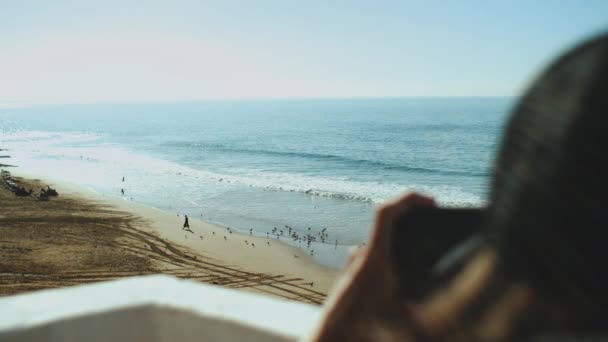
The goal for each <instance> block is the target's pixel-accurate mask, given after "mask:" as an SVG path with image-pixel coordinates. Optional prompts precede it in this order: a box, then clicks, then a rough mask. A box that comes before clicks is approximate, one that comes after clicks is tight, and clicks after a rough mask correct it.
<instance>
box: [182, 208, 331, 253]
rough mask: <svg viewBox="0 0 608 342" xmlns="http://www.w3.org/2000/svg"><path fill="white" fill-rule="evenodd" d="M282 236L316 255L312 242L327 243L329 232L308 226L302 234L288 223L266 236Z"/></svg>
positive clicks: (228, 231)
mask: <svg viewBox="0 0 608 342" xmlns="http://www.w3.org/2000/svg"><path fill="white" fill-rule="evenodd" d="M177 216H178V217H179V216H180V215H179V214H177ZM185 217H187V216H185ZM225 229H226V232H227V233H228V236H230V235H232V233H233V231H232V229H231V228H230V227H225ZM182 230H185V231H186V232H188V233H190V234H194V231H192V230H191V229H190V226H189V225H186V224H184V227H183V228H182ZM286 233H287V234H286ZM211 234H212V236H216V234H215V231H212V232H211ZM249 235H253V228H250V229H249ZM228 236H226V235H224V236H223V238H224V241H228ZM184 237H185V238H186V239H187V238H188V234H186V235H184ZM282 237H283V238H288V239H291V240H292V241H293V242H296V243H298V244H305V245H306V248H307V250H308V253H309V254H310V255H311V256H314V255H315V250H314V249H311V244H312V243H313V242H317V241H320V242H321V243H326V242H327V241H328V238H329V234H328V233H327V228H323V229H321V230H320V231H318V232H316V233H313V232H312V228H310V227H308V232H307V233H306V234H302V233H298V232H297V231H296V230H295V229H294V228H293V227H290V226H288V225H285V228H284V229H279V228H277V227H274V228H272V230H270V231H268V232H266V238H268V239H270V238H274V239H275V240H281V238H282ZM199 239H200V240H201V241H203V240H204V237H203V235H199ZM244 243H245V244H246V245H247V246H251V247H253V248H255V243H254V242H253V241H249V240H247V239H244ZM266 244H267V245H268V246H271V244H270V241H269V240H267V241H266ZM337 247H338V240H335V243H334V249H337ZM293 257H294V258H299V257H298V255H297V254H294V255H293Z"/></svg>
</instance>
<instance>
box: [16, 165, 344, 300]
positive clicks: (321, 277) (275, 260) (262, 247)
mask: <svg viewBox="0 0 608 342" xmlns="http://www.w3.org/2000/svg"><path fill="white" fill-rule="evenodd" d="M10 171H11V173H12V174H13V175H14V176H16V177H23V178H26V179H34V180H41V179H42V180H43V181H44V183H45V184H49V185H51V186H52V187H54V188H56V189H57V190H58V191H59V192H60V196H61V195H64V196H66V197H71V198H76V199H80V200H82V201H84V202H91V203H96V204H99V205H102V206H109V208H112V209H114V210H117V211H121V212H125V213H129V214H130V215H132V216H134V217H135V218H136V219H138V220H140V221H141V222H142V223H143V224H141V225H139V227H138V229H140V230H142V231H143V232H145V233H148V234H153V235H155V236H158V237H159V238H160V239H162V240H164V241H166V242H168V243H170V244H172V245H175V246H179V247H180V248H182V249H184V250H185V251H187V253H192V254H193V255H198V258H200V259H208V260H212V261H213V262H217V263H221V264H223V265H226V266H230V267H235V268H237V269H239V270H242V271H244V272H253V273H256V274H266V275H272V276H276V277H279V278H283V279H286V278H289V279H292V280H293V281H295V283H297V285H298V286H300V287H301V286H308V287H310V288H311V290H314V292H319V293H322V294H323V297H324V295H326V294H327V293H328V291H329V289H330V288H331V286H332V284H333V281H334V280H335V277H336V274H337V270H336V269H333V268H330V267H328V266H324V265H321V264H319V263H317V262H315V261H314V260H313V258H312V257H310V256H309V255H308V254H307V253H305V252H304V251H302V250H301V249H299V248H297V247H293V246H289V245H287V244H285V243H282V242H281V241H277V240H276V239H273V238H265V237H259V236H254V235H246V234H242V233H240V232H235V231H234V230H232V231H230V230H229V229H228V228H225V227H220V226H217V225H213V224H210V223H207V222H204V221H201V220H199V219H198V218H196V217H189V223H190V230H191V231H192V232H187V231H185V230H183V229H182V225H183V222H184V217H183V215H179V214H175V213H171V212H168V211H164V210H161V209H158V208H155V207H151V206H148V205H145V204H141V203H136V202H132V201H129V200H127V199H124V198H120V197H115V196H107V195H104V194H99V193H97V192H95V191H93V190H90V189H88V188H85V187H83V186H79V185H77V184H73V183H69V182H65V181H62V180H57V179H52V178H49V177H45V176H44V175H42V174H37V173H32V172H29V171H27V170H23V169H19V170H16V169H11V170H10ZM51 201H52V200H51ZM161 273H162V272H161ZM252 276H253V277H255V276H256V275H252ZM212 283H213V282H212ZM254 283H255V282H254ZM258 285H259V284H258ZM258 285H256V284H253V286H250V287H248V286H242V287H243V288H245V289H250V290H253V291H256V287H257V286H258ZM262 285H264V286H265V285H266V284H262ZM268 285H270V284H268ZM270 286H271V285H270ZM282 297H287V298H289V296H282ZM294 297H295V298H292V299H296V300H301V299H298V298H297V297H298V296H297V295H295V296H294Z"/></svg>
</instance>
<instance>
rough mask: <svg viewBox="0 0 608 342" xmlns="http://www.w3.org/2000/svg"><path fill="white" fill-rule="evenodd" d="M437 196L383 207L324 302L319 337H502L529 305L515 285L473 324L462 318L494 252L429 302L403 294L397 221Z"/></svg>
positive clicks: (316, 336)
mask: <svg viewBox="0 0 608 342" xmlns="http://www.w3.org/2000/svg"><path fill="white" fill-rule="evenodd" d="M434 205H435V202H434V200H433V199H431V198H428V197H425V196H422V195H419V194H408V195H406V196H404V197H402V198H400V199H398V200H396V201H394V202H392V203H390V204H387V205H385V206H384V207H382V208H380V209H379V210H378V213H377V215H376V220H375V224H374V228H373V231H372V235H371V239H370V243H369V245H368V246H367V247H363V248H361V249H360V250H358V251H357V253H355V254H354V255H352V256H351V258H350V259H349V263H348V265H347V267H346V269H345V270H344V272H343V274H342V276H341V278H340V279H339V280H338V281H337V283H336V285H335V287H334V289H333V291H332V294H331V295H330V297H328V299H327V302H326V303H325V311H324V315H323V318H322V321H321V324H320V326H319V327H318V328H317V330H316V331H315V333H314V335H313V339H314V340H317V341H415V340H417V339H419V338H421V337H426V338H433V339H436V340H443V339H445V340H450V341H455V340H456V341H457V340H463V341H464V340H467V341H470V340H478V339H488V340H500V339H502V338H504V337H505V336H506V335H507V334H508V331H509V329H510V327H511V323H512V320H513V317H514V316H515V315H516V314H518V313H519V312H520V311H521V310H522V309H523V307H525V305H526V303H527V298H528V296H529V291H528V290H527V288H524V287H512V288H511V289H509V290H508V291H507V292H505V293H504V294H503V295H502V297H501V298H498V300H497V301H496V302H495V305H493V306H492V307H490V308H489V309H488V310H486V311H485V312H484V313H483V314H481V317H479V318H480V320H479V323H478V324H475V326H470V324H469V323H467V324H465V323H464V322H462V321H461V320H460V319H459V317H460V316H461V314H462V313H463V312H464V310H466V308H467V307H468V306H469V305H470V304H471V303H472V302H474V301H475V299H476V297H477V296H478V295H479V294H480V293H481V292H482V291H483V289H485V288H486V287H487V285H488V283H489V281H490V279H491V277H492V275H493V270H494V266H495V254H494V253H493V252H492V251H490V250H489V249H488V250H486V251H484V252H482V253H480V254H479V255H477V257H475V258H474V260H473V261H472V262H471V263H470V265H468V267H466V268H465V270H464V271H463V272H462V273H461V274H460V275H458V276H457V277H456V279H455V280H454V281H453V283H451V284H446V287H445V288H444V289H443V290H441V291H439V292H437V293H436V294H434V295H433V296H431V298H429V299H428V300H427V301H425V302H423V303H421V304H418V305H416V306H411V305H408V304H406V303H405V302H404V301H403V299H402V298H401V297H400V295H399V288H400V284H399V280H398V276H397V273H396V270H394V269H393V262H392V260H391V258H392V255H393V254H392V252H393V251H392V248H393V247H392V246H393V237H394V235H395V234H394V232H395V231H394V230H395V226H394V222H395V221H396V219H397V218H399V217H402V216H403V215H406V214H407V211H408V210H409V209H410V208H412V207H421V206H434Z"/></svg>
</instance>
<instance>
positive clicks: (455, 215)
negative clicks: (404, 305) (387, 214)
mask: <svg viewBox="0 0 608 342" xmlns="http://www.w3.org/2000/svg"><path fill="white" fill-rule="evenodd" d="M484 213H485V211H484V210H483V209H480V208H437V207H413V208H411V209H409V210H408V211H407V212H406V214H405V215H403V216H402V217H400V218H399V219H398V220H397V221H396V224H395V234H394V244H393V267H394V268H395V270H396V271H397V273H398V275H399V280H400V282H401V292H402V296H403V298H404V299H406V300H411V301H416V300H421V299H422V298H424V297H426V296H427V295H428V294H429V293H430V292H432V291H434V290H435V289H437V288H438V287H440V286H442V285H443V284H445V282H446V281H448V280H449V279H450V278H451V277H453V275H454V274H456V273H458V272H459V271H460V270H461V269H462V267H463V266H464V264H465V263H466V261H467V260H468V259H469V257H470V256H471V255H472V254H473V253H474V252H475V251H476V250H477V249H478V248H479V246H481V244H482V243H483V238H482V234H481V230H482V226H483V221H484V217H485V215H484Z"/></svg>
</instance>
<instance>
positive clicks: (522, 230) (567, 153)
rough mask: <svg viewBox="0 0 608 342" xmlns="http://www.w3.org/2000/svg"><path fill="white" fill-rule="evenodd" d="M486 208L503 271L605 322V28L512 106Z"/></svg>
mask: <svg viewBox="0 0 608 342" xmlns="http://www.w3.org/2000/svg"><path fill="white" fill-rule="evenodd" d="M488 213H489V216H488V217H489V220H490V221H489V224H488V227H490V228H489V229H488V230H487V234H488V236H489V239H490V241H491V242H492V243H494V244H496V245H497V248H498V251H499V255H500V256H501V258H500V260H501V262H502V264H501V267H502V269H503V270H504V271H505V273H506V274H508V275H509V276H510V277H515V278H518V279H522V280H524V281H526V282H528V283H529V284H530V285H531V286H532V288H533V289H534V292H535V295H536V296H539V297H540V298H541V300H543V301H546V302H547V303H553V304H554V305H557V306H559V307H562V308H570V309H572V308H575V309H573V310H572V311H570V313H572V314H569V313H568V312H566V313H565V314H566V315H567V316H568V321H569V322H571V323H572V324H573V325H574V326H586V327H592V326H594V327H598V328H603V329H608V324H604V323H606V319H605V318H604V317H602V316H603V315H599V316H598V315H597V313H600V312H601V310H608V272H607V270H606V267H607V265H608V239H607V238H608V35H602V36H599V37H596V38H595V39H593V40H591V41H589V42H587V43H584V44H583V45H580V46H578V47H577V48H575V49H574V50H572V51H570V52H568V53H567V54H566V55H564V56H562V57H561V58H559V59H558V60H557V61H556V62H555V63H553V64H552V65H550V66H549V68H548V69H547V70H546V71H545V72H544V73H542V74H541V75H540V77H539V78H538V79H537V80H536V81H535V82H534V83H532V85H531V87H530V88H529V90H528V91H527V92H526V94H525V96H524V97H523V98H522V99H521V100H520V103H519V104H518V105H517V106H516V107H515V111H514V114H513V116H512V118H511V121H510V122H509V123H508V126H507V129H506V132H505V136H504V140H503V142H502V147H501V150H500V152H499V156H498V159H497V162H496V164H495V173H494V178H493V183H492V192H491V199H490V208H489V212H488ZM566 311H567V310H566Z"/></svg>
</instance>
